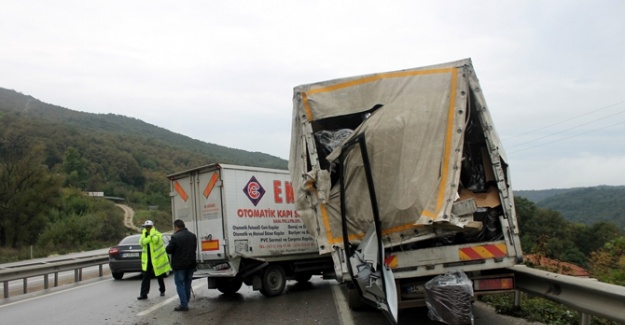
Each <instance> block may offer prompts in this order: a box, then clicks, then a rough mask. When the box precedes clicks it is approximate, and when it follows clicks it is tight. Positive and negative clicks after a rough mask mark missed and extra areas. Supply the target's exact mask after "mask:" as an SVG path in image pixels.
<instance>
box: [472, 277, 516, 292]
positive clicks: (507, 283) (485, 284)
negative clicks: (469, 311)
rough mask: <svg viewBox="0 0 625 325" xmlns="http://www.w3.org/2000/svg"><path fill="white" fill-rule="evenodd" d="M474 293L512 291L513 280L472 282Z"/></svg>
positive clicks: (500, 279)
mask: <svg viewBox="0 0 625 325" xmlns="http://www.w3.org/2000/svg"><path fill="white" fill-rule="evenodd" d="M473 289H474V290H475V291H496V290H511V289H514V278H511V277H510V278H499V279H479V280H473Z"/></svg>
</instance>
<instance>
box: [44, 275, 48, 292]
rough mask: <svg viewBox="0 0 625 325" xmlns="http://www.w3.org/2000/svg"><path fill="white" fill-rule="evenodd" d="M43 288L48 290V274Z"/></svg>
mask: <svg viewBox="0 0 625 325" xmlns="http://www.w3.org/2000/svg"><path fill="white" fill-rule="evenodd" d="M43 288H44V289H48V275H47V274H44V275H43Z"/></svg>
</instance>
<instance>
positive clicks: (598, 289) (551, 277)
mask: <svg viewBox="0 0 625 325" xmlns="http://www.w3.org/2000/svg"><path fill="white" fill-rule="evenodd" d="M509 269H510V270H512V271H513V272H514V273H515V281H516V288H517V290H521V291H523V292H527V293H530V294H532V295H537V296H541V297H543V298H547V299H549V300H552V301H555V302H558V303H560V304H563V305H565V306H568V307H570V308H571V309H574V310H576V311H579V312H580V313H581V314H582V317H581V320H580V324H582V325H588V324H590V319H591V317H590V316H589V315H592V316H598V317H601V318H605V319H608V320H611V321H615V322H618V323H622V324H625V287H623V286H618V285H613V284H608V283H603V282H599V281H597V280H596V279H590V278H578V277H574V276H569V275H563V274H558V273H552V272H547V271H542V270H538V269H533V268H529V267H527V266H524V265H516V266H514V267H511V268H509ZM515 300H517V301H516V302H515V303H517V306H518V305H519V304H520V300H519V299H515Z"/></svg>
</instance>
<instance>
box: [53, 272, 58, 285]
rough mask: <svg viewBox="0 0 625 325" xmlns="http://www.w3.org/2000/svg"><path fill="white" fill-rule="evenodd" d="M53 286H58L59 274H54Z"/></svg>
mask: <svg viewBox="0 0 625 325" xmlns="http://www.w3.org/2000/svg"><path fill="white" fill-rule="evenodd" d="M54 286H55V287H58V286H59V272H54Z"/></svg>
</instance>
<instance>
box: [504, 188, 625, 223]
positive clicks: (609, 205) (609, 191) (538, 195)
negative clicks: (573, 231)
mask: <svg viewBox="0 0 625 325" xmlns="http://www.w3.org/2000/svg"><path fill="white" fill-rule="evenodd" d="M514 195H515V197H524V198H526V199H528V200H530V201H532V202H534V203H535V204H536V206H538V207H539V208H543V209H550V210H554V211H558V212H559V213H560V214H561V215H562V216H563V217H564V218H565V219H567V220H569V221H573V222H580V223H583V224H586V225H591V224H593V223H596V222H600V221H605V222H611V223H614V224H616V225H618V226H619V227H622V228H623V227H625V186H595V187H579V188H568V189H549V190H534V191H514Z"/></svg>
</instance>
